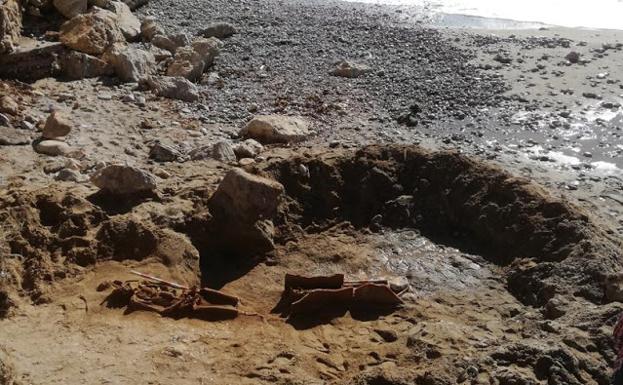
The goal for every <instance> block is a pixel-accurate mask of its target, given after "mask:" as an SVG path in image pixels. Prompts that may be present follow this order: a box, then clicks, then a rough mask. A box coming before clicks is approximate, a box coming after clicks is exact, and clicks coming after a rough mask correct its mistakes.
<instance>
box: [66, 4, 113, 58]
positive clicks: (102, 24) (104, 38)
mask: <svg viewBox="0 0 623 385" xmlns="http://www.w3.org/2000/svg"><path fill="white" fill-rule="evenodd" d="M59 39H60V41H61V43H63V44H64V45H65V46H67V47H69V48H71V49H73V50H75V51H79V52H83V53H86V54H90V55H101V54H102V53H104V51H106V50H107V49H108V48H110V47H111V46H112V45H114V44H115V43H119V42H124V41H125V38H124V37H123V33H122V32H121V30H120V29H119V26H118V25H117V15H115V14H114V13H112V12H110V11H106V10H103V9H97V10H94V11H92V12H90V13H85V14H82V15H78V16H76V17H74V18H73V19H71V20H69V21H67V22H65V23H64V24H63V25H62V26H61V30H60V36H59Z"/></svg>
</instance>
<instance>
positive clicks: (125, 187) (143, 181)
mask: <svg viewBox="0 0 623 385" xmlns="http://www.w3.org/2000/svg"><path fill="white" fill-rule="evenodd" d="M91 183H93V184H94V185H95V186H97V187H99V188H100V190H102V191H105V192H108V193H112V194H117V195H130V194H141V193H149V192H152V191H153V190H155V189H156V177H155V176H153V175H152V174H150V173H149V172H147V171H143V170H141V169H139V168H136V167H132V166H125V165H110V166H106V167H104V168H102V169H100V170H98V171H97V172H96V173H95V174H94V175H93V176H92V177H91Z"/></svg>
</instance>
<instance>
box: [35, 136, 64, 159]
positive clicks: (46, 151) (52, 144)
mask: <svg viewBox="0 0 623 385" xmlns="http://www.w3.org/2000/svg"><path fill="white" fill-rule="evenodd" d="M34 149H35V152H38V153H39V154H43V155H49V156H61V155H65V154H67V153H69V151H71V148H70V147H69V145H68V144H67V143H65V142H61V141H60V140H42V141H40V142H36V143H35V144H34Z"/></svg>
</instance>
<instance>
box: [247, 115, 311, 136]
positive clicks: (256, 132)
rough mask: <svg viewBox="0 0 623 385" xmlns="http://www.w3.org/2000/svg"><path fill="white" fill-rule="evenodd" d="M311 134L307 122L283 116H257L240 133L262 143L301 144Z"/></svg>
mask: <svg viewBox="0 0 623 385" xmlns="http://www.w3.org/2000/svg"><path fill="white" fill-rule="evenodd" d="M310 134H311V132H310V130H309V124H308V123H307V122H306V121H305V120H303V119H301V118H296V117H292V116H283V115H263V116H256V117H254V118H253V120H251V121H250V122H249V123H248V124H247V126H246V127H245V128H243V129H242V130H241V132H240V136H242V137H245V138H251V139H255V140H257V141H258V142H260V143H292V142H299V141H302V140H305V139H306V138H307V137H308V136H309V135H310Z"/></svg>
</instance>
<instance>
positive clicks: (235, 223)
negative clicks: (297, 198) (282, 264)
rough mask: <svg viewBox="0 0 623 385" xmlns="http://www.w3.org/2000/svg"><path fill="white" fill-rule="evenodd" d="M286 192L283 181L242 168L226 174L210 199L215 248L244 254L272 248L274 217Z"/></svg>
mask: <svg viewBox="0 0 623 385" xmlns="http://www.w3.org/2000/svg"><path fill="white" fill-rule="evenodd" d="M283 192H284V187H283V186H282V185H281V184H280V183H278V182H276V181H274V180H271V179H267V178H263V177H260V176H257V175H253V174H249V173H248V172H246V171H243V170H242V169H238V168H235V169H233V170H231V171H230V172H229V173H227V175H225V178H223V181H222V182H221V183H220V184H219V186H218V189H217V190H216V192H215V193H214V194H213V195H212V197H211V198H210V201H209V202H208V207H209V209H210V213H211V214H212V219H211V229H212V232H213V233H214V237H213V245H212V246H213V248H215V249H216V250H218V251H221V252H224V253H231V254H235V255H242V256H252V255H258V254H263V253H265V252H268V251H270V250H272V249H273V248H274V243H273V236H274V226H273V223H272V219H273V218H275V216H276V215H277V208H278V206H279V203H280V202H281V198H282V195H283ZM211 239H212V238H211Z"/></svg>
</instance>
